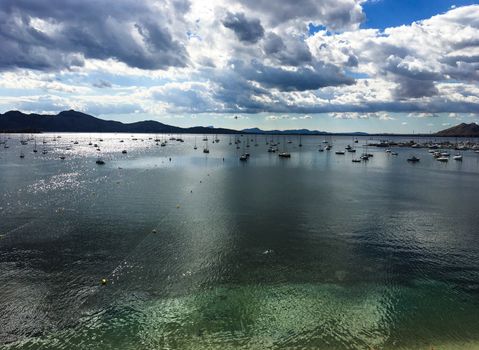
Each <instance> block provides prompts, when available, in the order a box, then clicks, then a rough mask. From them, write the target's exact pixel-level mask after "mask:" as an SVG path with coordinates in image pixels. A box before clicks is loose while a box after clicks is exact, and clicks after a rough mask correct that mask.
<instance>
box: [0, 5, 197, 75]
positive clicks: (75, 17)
mask: <svg viewBox="0 0 479 350" xmlns="http://www.w3.org/2000/svg"><path fill="white" fill-rule="evenodd" d="M187 4H188V3H187V2H186V0H184V1H180V0H175V1H170V0H162V1H161V2H160V4H157V5H155V3H153V2H148V1H145V2H143V1H135V0H118V1H117V0H115V1H112V0H109V1H108V0H107V1H94V0H82V1H77V0H64V1H61V2H59V1H44V2H41V3H39V2H37V1H31V0H3V1H2V2H0V23H2V25H1V27H0V29H1V30H0V42H1V44H0V45H1V49H2V52H3V53H4V54H2V55H0V69H3V70H5V69H11V68H16V67H17V68H29V69H39V70H47V69H50V70H58V69H70V68H75V67H81V66H83V65H84V60H85V59H88V58H94V59H100V60H105V59H109V58H114V59H116V60H118V61H121V62H124V63H126V64H127V65H128V66H130V67H137V68H142V69H166V68H168V67H171V66H185V65H186V64H187V61H188V55H187V52H186V49H185V47H184V45H183V44H182V43H181V42H180V41H179V40H178V39H181V38H175V37H174V36H173V31H172V30H171V28H169V26H171V25H172V24H175V22H178V21H180V19H178V20H177V21H176V20H172V18H173V19H175V18H178V17H181V16H182V13H183V12H185V11H187V10H188V8H189V7H188V6H187ZM158 5H160V7H161V10H160V9H158V7H159V6H158ZM7 53H8V54H7Z"/></svg>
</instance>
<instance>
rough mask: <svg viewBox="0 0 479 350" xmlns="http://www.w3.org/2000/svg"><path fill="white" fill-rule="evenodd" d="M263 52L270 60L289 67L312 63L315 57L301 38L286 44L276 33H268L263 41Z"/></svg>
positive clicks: (290, 40)
mask: <svg viewBox="0 0 479 350" xmlns="http://www.w3.org/2000/svg"><path fill="white" fill-rule="evenodd" d="M263 51H264V53H265V55H266V56H267V57H268V58H269V59H273V58H274V59H276V60H277V61H278V63H281V64H284V65H288V66H299V65H303V64H304V63H308V62H311V61H312V59H313V57H312V55H311V51H310V50H309V47H308V45H306V43H305V42H304V40H301V39H300V38H293V39H288V40H287V41H286V42H285V41H284V40H283V39H282V38H281V37H280V36H279V35H277V34H275V33H268V35H267V36H266V37H265V39H264V41H263Z"/></svg>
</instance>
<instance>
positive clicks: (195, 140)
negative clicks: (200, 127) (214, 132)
mask: <svg viewBox="0 0 479 350" xmlns="http://www.w3.org/2000/svg"><path fill="white" fill-rule="evenodd" d="M193 149H198V147H196V135H195V147H193Z"/></svg>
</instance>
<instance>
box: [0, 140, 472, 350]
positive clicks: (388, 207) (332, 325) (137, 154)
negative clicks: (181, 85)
mask: <svg viewBox="0 0 479 350" xmlns="http://www.w3.org/2000/svg"><path fill="white" fill-rule="evenodd" d="M61 136H62V137H61V139H56V140H55V141H53V135H46V136H45V139H46V141H47V143H46V144H45V145H43V143H42V142H41V140H42V139H43V135H42V136H39V137H38V138H37V147H38V149H39V150H42V149H43V148H45V149H47V152H46V154H43V153H42V152H41V151H40V152H37V153H33V152H32V149H33V142H29V144H28V145H26V146H22V145H20V143H19V142H18V138H19V137H20V136H11V139H10V140H8V143H9V145H10V148H9V149H3V148H2V149H0V178H1V181H0V196H1V204H0V207H1V209H0V235H1V236H0V286H2V287H1V288H0V348H5V349H27V348H31V349H38V348H41V349H105V348H111V349H152V348H168V349H264V348H272V349H300V348H301V349H371V348H373V349H430V348H431V347H434V348H447V349H475V348H478V347H479V340H478V335H479V334H478V331H477V330H478V329H479V317H478V316H477V315H479V298H478V296H479V266H478V265H477V261H478V257H479V244H478V243H479V237H478V232H479V230H478V226H479V222H478V219H477V214H476V213H477V212H478V209H479V204H478V203H477V200H476V193H477V190H478V189H479V188H478V187H479V183H478V181H477V178H478V175H479V155H478V154H474V153H473V152H465V153H464V160H463V161H462V162H454V161H452V159H451V161H450V162H448V163H446V164H444V163H439V162H436V161H435V160H433V159H432V157H431V156H430V155H429V154H428V153H427V151H426V150H415V152H414V153H415V154H417V155H418V156H420V158H421V162H420V163H418V164H408V163H407V162H406V158H408V157H409V156H410V154H411V153H412V152H411V150H410V149H405V148H404V149H402V148H400V149H397V151H398V153H399V155H398V156H391V155H388V154H386V153H385V152H384V150H383V149H372V148H369V152H371V153H374V157H373V158H372V159H371V160H370V161H369V162H367V163H359V164H356V163H352V162H351V159H352V157H356V156H354V155H351V154H348V153H347V154H346V155H342V156H341V155H335V154H334V150H335V149H344V147H345V146H346V145H347V144H348V143H351V139H350V138H341V137H337V138H335V139H334V140H333V142H334V148H333V152H318V148H319V146H320V145H321V141H322V138H321V137H303V139H302V143H303V147H302V148H299V147H298V146H297V143H298V142H297V140H296V139H295V138H294V137H292V138H291V140H292V141H293V142H292V143H291V144H287V148H288V151H289V152H291V154H292V157H291V158H290V159H280V158H279V157H278V156H277V154H274V153H268V152H267V151H266V150H267V147H268V146H267V145H266V144H265V139H264V137H263V136H260V137H258V146H257V147H255V146H254V142H251V147H249V149H248V152H249V153H251V158H250V159H249V160H248V161H247V162H246V163H243V162H240V161H239V155H240V154H241V153H242V152H243V149H242V148H243V145H241V147H240V149H236V148H235V146H234V144H233V145H228V143H229V136H221V137H220V139H221V141H220V143H217V144H216V143H215V144H211V143H210V145H209V148H210V151H211V153H210V154H209V155H205V154H203V153H202V142H201V141H200V139H201V137H197V144H198V146H199V148H198V150H196V151H195V150H193V144H194V142H195V140H194V136H184V137H183V138H184V139H185V142H184V143H180V142H175V141H169V142H168V145H167V146H166V147H161V146H156V144H155V142H154V139H155V138H156V136H155V135H141V136H140V135H138V136H136V137H135V138H137V140H135V141H134V140H133V138H132V136H131V135H120V134H118V135H114V134H106V135H81V134H80V135H76V134H62V135H61ZM150 137H151V139H150ZM100 138H102V139H103V141H99V139H100ZM245 138H246V136H244V137H243V138H242V139H243V144H244V139H245ZM90 139H91V140H92V143H98V144H99V148H100V149H101V150H100V151H97V150H96V148H95V147H93V145H92V146H89V145H88V143H89V141H90ZM142 139H143V141H142ZM121 140H123V141H124V142H120V141H121ZM72 141H77V142H78V144H73V142H72ZM363 143H364V140H361V139H360V142H359V144H357V145H356V147H358V152H362V149H361V148H362V147H361V145H362V144H363ZM283 146H284V145H280V146H279V147H280V148H281V147H283ZM70 148H71V149H70ZM123 149H126V150H128V153H127V154H122V153H121V151H122V150H123ZM22 150H23V152H24V153H25V158H24V159H20V158H19V154H20V152H21V151H22ZM60 155H64V156H65V159H64V160H61V159H60ZM98 156H100V157H102V159H104V160H105V162H106V164H105V165H104V166H98V165H96V164H95V160H96V158H97V157H98ZM102 278H107V279H108V283H107V285H106V286H102V285H101V284H100V283H99V281H100V280H101V279H102Z"/></svg>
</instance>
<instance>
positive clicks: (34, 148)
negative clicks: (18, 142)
mask: <svg viewBox="0 0 479 350" xmlns="http://www.w3.org/2000/svg"><path fill="white" fill-rule="evenodd" d="M34 142H35V143H34V145H33V153H37V152H38V150H37V139H36V138H35V141H34Z"/></svg>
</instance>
